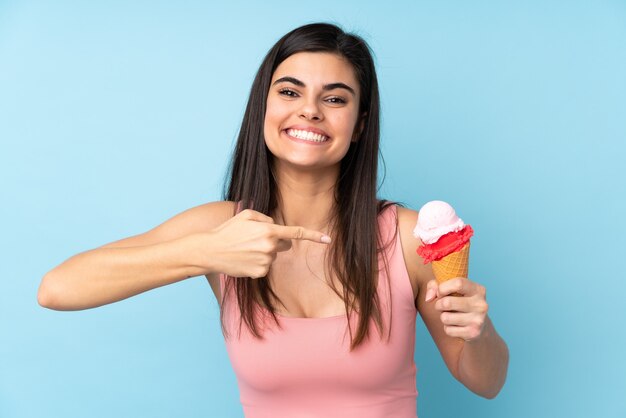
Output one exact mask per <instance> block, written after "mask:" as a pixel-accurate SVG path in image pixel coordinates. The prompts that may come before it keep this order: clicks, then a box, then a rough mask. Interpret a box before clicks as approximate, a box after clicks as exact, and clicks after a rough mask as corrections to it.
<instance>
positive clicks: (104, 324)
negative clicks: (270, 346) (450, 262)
mask: <svg viewBox="0 0 626 418" xmlns="http://www.w3.org/2000/svg"><path fill="white" fill-rule="evenodd" d="M521 3H523V4H521ZM314 21H331V22H335V23H339V24H341V25H343V27H344V28H345V29H347V30H355V31H356V32H357V33H359V34H360V35H362V36H364V37H365V39H366V40H367V41H368V42H369V43H370V45H371V46H372V48H373V49H374V51H375V54H376V59H377V66H378V67H377V68H378V71H379V78H380V87H381V94H382V108H383V119H382V123H383V124H382V141H383V142H382V144H383V145H382V147H383V152H384V157H385V162H386V179H385V182H384V186H383V188H382V190H381V196H384V197H387V198H389V199H393V200H397V201H402V202H405V203H406V204H407V205H408V206H410V207H412V208H414V209H418V208H419V207H420V206H421V205H422V204H423V203H425V202H426V201H428V200H433V199H443V200H447V201H449V202H450V203H452V204H453V205H454V206H455V207H456V208H457V210H458V212H459V214H460V215H461V216H462V217H463V218H464V219H465V220H466V221H468V222H470V223H471V224H472V225H473V226H474V229H475V230H476V236H475V238H474V240H473V245H472V256H471V257H472V265H471V268H470V277H471V278H473V280H475V281H477V282H479V283H482V284H484V285H485V286H486V287H487V290H488V301H489V303H490V315H491V317H492V318H493V321H494V323H495V325H496V327H497V329H498V330H499V332H500V333H501V335H502V336H503V337H504V338H505V340H506V341H507V343H508V344H509V347H510V351H511V364H510V369H509V376H508V381H507V383H506V385H505V387H504V389H503V391H502V392H501V393H500V395H499V396H498V397H497V398H496V399H495V400H491V401H488V400H485V399H481V398H479V397H477V396H475V395H473V394H472V393H471V392H469V391H467V390H466V389H465V388H463V387H462V385H460V384H459V383H457V382H456V381H455V380H454V379H453V378H452V377H451V376H450V374H449V373H448V371H447V369H446V368H445V366H444V364H443V362H442V360H441V358H440V356H439V354H438V352H437V351H436V348H435V346H434V344H433V342H432V340H431V339H430V337H429V335H428V333H427V332H426V331H425V329H424V327H423V325H422V323H421V321H420V322H419V326H418V329H417V331H416V332H417V345H416V354H415V359H416V363H417V366H418V368H419V370H418V379H417V385H418V390H419V391H420V396H419V397H418V411H419V415H420V417H421V418H422V417H455V418H456V417H565V416H567V417H591V416H593V417H618V416H624V415H623V414H624V411H626V401H625V400H624V399H625V397H624V396H623V395H624V393H626V364H625V363H626V362H625V361H624V355H623V347H624V346H626V338H625V337H624V323H625V319H626V316H625V315H624V310H623V307H624V304H623V295H624V294H625V293H626V285H625V284H624V273H623V271H624V270H623V265H624V263H623V260H624V258H623V257H624V255H623V253H624V250H626V245H625V244H626V242H625V241H626V229H625V227H624V213H625V212H626V198H625V190H626V188H625V187H624V183H625V180H626V175H625V169H624V157H625V155H626V148H625V145H624V144H625V140H626V105H625V98H626V2H624V1H587V2H585V1H530V2H495V1H492V2H488V1H473V2H464V1H458V2H455V1H415V2H408V1H407V2H380V3H379V2H371V3H367V2H362V1H345V2H336V1H317V2H313V3H311V2H293V1H274V2H269V3H266V2H258V3H252V2H249V3H248V2H240V1H231V2H229V3H228V4H220V5H219V6H214V5H210V4H209V3H208V2H154V1H135V2H125V1H107V2H87V1H85V2H80V1H57V2H44V1H41V2H37V1H1V0H0V141H1V148H0V181H1V182H2V183H1V191H2V205H0V215H1V216H0V222H1V223H2V224H1V228H2V231H3V239H2V240H1V243H0V246H1V254H2V263H0V283H1V289H0V339H1V340H0V417H8V418H26V417H28V418H30V417H54V418H56V417H59V418H61V417H62V418H74V417H77V418H78V417H81V418H82V417H94V418H99V417H113V416H115V417H141V416H145V417H148V416H149V417H174V416H176V417H209V416H219V417H240V416H242V413H241V406H240V404H239V399H238V391H237V384H236V380H235V377H234V374H233V372H232V370H231V368H230V364H229V361H228V358H227V356H226V352H225V348H224V343H223V339H222V335H221V332H220V327H219V313H218V307H217V303H216V302H215V300H214V297H213V295H212V293H211V290H210V288H209V286H208V284H207V282H206V280H205V279H204V278H203V277H200V278H193V279H190V280H186V281H184V282H180V283H177V284H175V285H171V286H166V287H163V288H159V289H155V290H153V291H150V292H147V293H144V294H141V295H139V296H137V297H134V298H131V299H128V300H125V301H122V302H118V303H114V304H111V305H107V306H104V307H101V308H98V309H93V310H86V311H81V312H56V311H51V310H47V309H44V308H41V307H40V306H39V305H38V304H37V301H36V292H37V288H38V286H39V282H40V280H41V278H42V276H43V275H44V274H45V273H46V272H47V271H49V270H50V269H52V268H53V267H54V266H56V265H58V264H59V263H61V262H62V261H64V260H65V259H67V258H69V257H70V256H71V255H74V254H76V253H79V252H82V251H85V250H88V249H92V248H95V247H97V246H100V245H103V244H105V243H108V242H111V241H114V240H117V239H120V238H123V237H127V236H130V235H135V234H138V233H141V232H144V231H146V230H148V229H151V228H152V227H154V226H156V225H157V224H159V223H161V222H163V221H164V220H166V219H168V218H169V217H171V216H173V215H175V214H176V213H179V212H181V211H183V210H185V209H187V208H190V207H192V206H195V205H199V204H202V203H205V202H208V201H213V200H218V199H219V197H220V192H221V185H222V183H223V177H224V172H225V168H226V162H227V159H228V158H229V155H230V151H231V147H232V145H233V143H234V139H235V137H236V134H237V130H238V128H239V123H240V121H241V117H242V115H243V111H244V107H245V103H246V99H247V94H248V91H249V88H250V85H251V82H252V79H253V76H254V73H255V71H256V70H257V68H258V65H259V64H260V62H261V59H262V57H263V56H264V54H265V53H266V52H267V50H268V49H269V48H270V47H271V45H272V44H273V43H274V42H275V41H276V40H278V38H279V37H280V36H282V35H283V34H284V33H286V32H287V31H289V30H291V29H293V28H295V27H296V26H299V25H301V24H305V23H310V22H314Z"/></svg>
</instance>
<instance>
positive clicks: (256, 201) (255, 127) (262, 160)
mask: <svg viewBox="0 0 626 418" xmlns="http://www.w3.org/2000/svg"><path fill="white" fill-rule="evenodd" d="M297 52H332V53H336V54H339V55H341V56H342V57H344V58H345V59H347V60H348V61H349V62H350V63H351V64H352V66H353V67H354V70H355V74H356V77H357V80H358V82H359V86H360V91H361V98H360V102H359V115H363V114H365V116H364V119H363V120H362V123H363V129H362V131H361V133H360V136H359V139H358V141H356V142H352V143H351V145H350V148H349V150H348V152H347V154H346V156H345V157H344V158H343V159H342V161H341V164H340V174H339V179H338V182H337V185H336V188H335V204H334V210H333V213H332V214H331V226H332V227H333V229H334V234H333V242H332V244H330V247H329V249H328V255H329V257H328V259H327V262H326V268H329V269H330V270H331V271H332V272H334V273H335V274H336V277H337V279H338V281H339V282H340V283H341V285H342V287H343V289H342V292H340V291H339V290H338V289H337V288H335V287H334V285H331V286H332V288H333V290H334V291H335V293H337V295H339V296H340V297H341V298H342V299H343V301H344V304H345V307H346V314H347V318H348V330H349V332H350V338H351V346H350V348H351V350H353V349H354V348H356V347H357V346H358V345H360V344H361V343H363V342H364V341H365V339H366V338H367V337H368V333H369V322H370V319H373V320H374V323H375V324H376V327H377V329H378V331H379V333H380V335H381V338H382V335H383V321H382V316H381V309H380V304H379V300H378V294H377V292H376V286H377V278H378V273H379V271H378V254H379V252H381V251H383V249H384V247H385V245H384V243H382V240H381V237H380V234H379V231H378V215H379V214H380V213H381V212H382V211H383V210H384V208H386V207H387V206H389V205H391V204H392V202H389V201H384V200H383V201H378V199H377V197H376V190H377V187H376V186H377V173H378V157H379V141H380V121H379V114H380V103H379V102H380V100H379V94H378V81H377V77H376V70H375V68H374V61H373V58H372V55H371V52H370V49H369V47H368V45H367V43H366V42H365V41H364V40H363V39H362V38H360V37H359V36H356V35H353V34H349V33H346V32H344V31H343V30H341V29H340V28H339V27H337V26H335V25H331V24H326V23H315V24H309V25H305V26H302V27H299V28H296V29H294V30H292V31H291V32H289V33H287V34H286V35H285V36H283V37H282V38H281V39H280V40H279V41H278V42H277V43H276V44H275V45H274V46H273V47H272V48H271V49H270V51H269V52H268V53H267V55H266V56H265V58H264V60H263V62H262V63H261V66H260V68H259V70H258V72H257V74H256V77H255V79H254V82H253V84H252V88H251V91H250V97H249V99H248V105H247V107H246V111H245V114H244V118H243V121H242V124H241V129H240V131H239V136H238V139H237V144H236V146H235V151H234V154H233V157H232V161H231V163H230V166H229V182H228V183H227V184H226V185H225V189H224V199H225V200H230V201H233V202H240V204H241V205H242V206H243V208H253V209H254V210H256V211H258V212H261V213H264V214H266V215H270V214H271V213H272V212H273V211H274V210H275V209H276V208H277V205H278V196H277V187H276V183H275V180H274V177H273V176H272V173H271V166H272V158H273V156H272V154H271V153H270V152H269V150H268V149H267V146H266V145H265V141H264V139H263V138H264V134H263V124H264V119H265V111H266V102H267V95H268V91H269V88H270V82H271V78H272V75H273V74H274V71H275V70H276V68H277V67H278V65H279V64H280V63H281V62H283V61H284V60H285V59H287V58H288V57H289V56H291V55H293V54H295V53H297ZM359 123H361V121H359V122H358V123H357V125H359ZM396 233H397V231H396ZM384 264H385V269H387V270H388V268H387V260H386V259H385V263H384ZM327 277H330V276H327ZM331 282H332V281H331ZM233 290H234V291H235V292H236V296H237V302H238V305H239V310H240V312H241V319H242V321H243V322H245V324H246V326H247V327H248V328H249V329H250V331H251V333H252V334H253V335H254V336H256V337H257V338H262V335H261V332H260V330H261V329H260V327H259V324H258V323H257V319H258V318H257V315H255V313H258V312H259V302H258V299H259V298H260V300H261V301H262V303H263V305H264V306H265V307H266V308H267V309H268V311H269V313H270V314H271V316H272V317H273V319H274V321H275V323H276V324H277V325H278V326H280V324H279V321H278V318H277V317H276V310H275V306H276V305H275V303H281V301H280V298H278V296H277V295H276V294H275V293H274V291H273V290H272V288H271V286H270V282H269V280H267V276H266V277H263V278H259V279H256V280H252V279H250V278H247V277H229V278H228V280H227V281H226V287H225V289H224V293H225V295H226V294H228V292H231V291H233ZM223 300H224V302H225V303H226V300H227V298H226V297H224V298H223ZM354 311H356V312H358V313H359V317H358V318H359V320H358V325H357V329H356V335H353V333H352V326H351V323H350V313H351V312H354ZM220 317H221V320H222V330H223V331H224V333H225V335H226V330H225V328H224V306H222V309H221V313H220ZM389 326H391V321H390V322H389ZM240 330H241V322H240Z"/></svg>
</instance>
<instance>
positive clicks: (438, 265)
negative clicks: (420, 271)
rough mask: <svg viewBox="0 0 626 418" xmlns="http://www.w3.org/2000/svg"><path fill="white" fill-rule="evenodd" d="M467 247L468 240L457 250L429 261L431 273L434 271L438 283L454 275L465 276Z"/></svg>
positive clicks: (467, 258) (467, 259)
mask: <svg viewBox="0 0 626 418" xmlns="http://www.w3.org/2000/svg"><path fill="white" fill-rule="evenodd" d="M469 249H470V243H469V242H468V243H467V244H466V245H465V246H464V247H463V248H461V249H460V250H459V251H455V252H453V253H451V254H448V255H447V256H445V257H443V258H442V259H441V260H435V261H432V262H431V264H432V267H433V273H435V278H436V279H437V282H438V283H443V282H445V281H446V280H450V279H453V278H455V277H467V270H468V267H469V263H468V261H469Z"/></svg>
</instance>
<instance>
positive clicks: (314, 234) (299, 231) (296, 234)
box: [275, 225, 331, 244]
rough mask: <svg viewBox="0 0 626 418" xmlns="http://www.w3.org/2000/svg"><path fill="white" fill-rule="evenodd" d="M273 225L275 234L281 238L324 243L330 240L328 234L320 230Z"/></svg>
mask: <svg viewBox="0 0 626 418" xmlns="http://www.w3.org/2000/svg"><path fill="white" fill-rule="evenodd" d="M275 227H276V235H277V236H278V238H281V239H298V240H308V241H313V242H323V243H325V244H329V243H330V242H331V238H330V237H329V236H328V235H326V234H324V233H322V232H318V231H313V230H311V229H306V228H304V227H302V226H285V225H276V226H275Z"/></svg>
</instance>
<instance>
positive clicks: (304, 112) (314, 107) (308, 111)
mask: <svg viewBox="0 0 626 418" xmlns="http://www.w3.org/2000/svg"><path fill="white" fill-rule="evenodd" d="M300 117H301V118H304V119H307V120H322V119H323V117H324V115H323V113H322V111H321V110H320V107H319V105H318V103H317V102H316V101H315V100H308V101H306V102H305V103H304V104H303V105H302V108H300Z"/></svg>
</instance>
